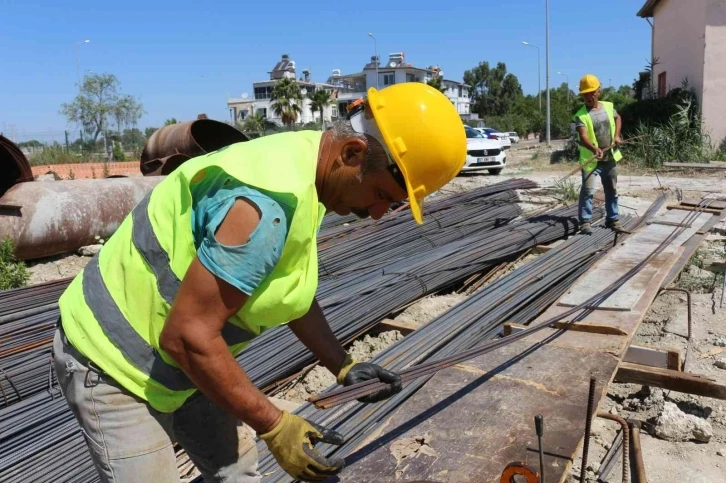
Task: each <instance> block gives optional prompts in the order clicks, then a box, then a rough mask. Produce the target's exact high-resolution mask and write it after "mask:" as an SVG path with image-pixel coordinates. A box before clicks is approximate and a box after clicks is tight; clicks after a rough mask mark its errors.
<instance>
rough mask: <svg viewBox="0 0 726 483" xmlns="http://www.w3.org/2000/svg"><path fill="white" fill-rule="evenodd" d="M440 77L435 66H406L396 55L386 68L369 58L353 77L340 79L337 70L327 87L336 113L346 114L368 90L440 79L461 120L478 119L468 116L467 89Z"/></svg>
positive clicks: (341, 76)
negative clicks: (331, 88)
mask: <svg viewBox="0 0 726 483" xmlns="http://www.w3.org/2000/svg"><path fill="white" fill-rule="evenodd" d="M443 76H444V73H443V71H441V69H440V68H439V67H438V66H430V67H426V68H420V67H414V66H413V65H411V64H410V63H407V62H406V60H405V54H404V53H403V52H395V53H392V54H390V55H389V56H388V61H387V62H386V63H385V64H381V63H380V59H379V58H378V57H376V56H372V57H371V61H370V62H369V63H367V64H366V65H365V66H364V67H363V70H362V71H361V72H357V73H355V74H347V75H342V74H341V72H340V70H338V69H336V70H334V71H333V75H332V76H331V77H329V78H328V80H327V83H326V85H332V86H334V87H335V90H336V93H337V94H336V98H337V101H338V102H337V104H338V106H337V108H338V112H340V113H345V108H346V106H347V105H348V104H350V103H351V102H353V101H354V100H356V99H358V98H360V97H363V96H364V95H365V93H366V91H367V90H368V88H369V87H376V88H378V89H383V88H384V87H387V86H390V85H393V84H401V83H403V82H428V81H430V80H431V79H433V78H435V77H442V86H443V87H445V88H446V91H445V92H444V94H446V97H448V98H449V100H450V101H451V103H452V104H453V105H454V106H456V111H457V112H458V113H459V115H460V116H461V118H462V119H465V120H469V119H477V118H478V117H477V116H476V114H471V98H470V96H469V86H468V85H466V84H463V83H461V82H457V81H453V80H448V79H445V78H444V77H443ZM472 116H473V117H472Z"/></svg>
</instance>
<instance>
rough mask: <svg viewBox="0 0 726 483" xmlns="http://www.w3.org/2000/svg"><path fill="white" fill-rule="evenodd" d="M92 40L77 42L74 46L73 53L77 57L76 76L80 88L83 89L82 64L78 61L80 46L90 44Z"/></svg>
mask: <svg viewBox="0 0 726 483" xmlns="http://www.w3.org/2000/svg"><path fill="white" fill-rule="evenodd" d="M89 42H90V40H84V41H83V42H76V43H75V44H73V53H74V54H75V56H76V75H77V76H78V88H79V89H80V88H81V62H80V61H79V60H78V46H79V45H82V44H87V43H89Z"/></svg>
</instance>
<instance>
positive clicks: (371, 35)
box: [368, 32, 378, 89]
mask: <svg viewBox="0 0 726 483" xmlns="http://www.w3.org/2000/svg"><path fill="white" fill-rule="evenodd" d="M368 37H370V38H372V39H373V54H374V55H375V56H376V89H378V42H376V38H375V37H374V36H373V34H372V33H370V32H368Z"/></svg>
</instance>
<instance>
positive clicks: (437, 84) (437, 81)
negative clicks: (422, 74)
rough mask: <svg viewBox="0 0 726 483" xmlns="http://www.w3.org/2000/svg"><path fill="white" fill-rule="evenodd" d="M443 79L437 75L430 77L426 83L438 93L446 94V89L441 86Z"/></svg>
mask: <svg viewBox="0 0 726 483" xmlns="http://www.w3.org/2000/svg"><path fill="white" fill-rule="evenodd" d="M443 80H444V78H443V77H441V76H440V75H437V76H436V77H432V78H431V79H429V80H428V81H426V83H427V84H428V85H430V86H431V87H433V88H434V89H437V90H438V91H439V92H446V87H444V85H443Z"/></svg>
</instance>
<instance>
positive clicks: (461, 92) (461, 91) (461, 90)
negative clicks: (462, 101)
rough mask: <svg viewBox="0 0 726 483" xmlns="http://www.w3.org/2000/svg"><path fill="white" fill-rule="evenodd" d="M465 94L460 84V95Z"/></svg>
mask: <svg viewBox="0 0 726 483" xmlns="http://www.w3.org/2000/svg"><path fill="white" fill-rule="evenodd" d="M463 94H464V89H463V88H462V87H461V86H459V97H464V96H463Z"/></svg>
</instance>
